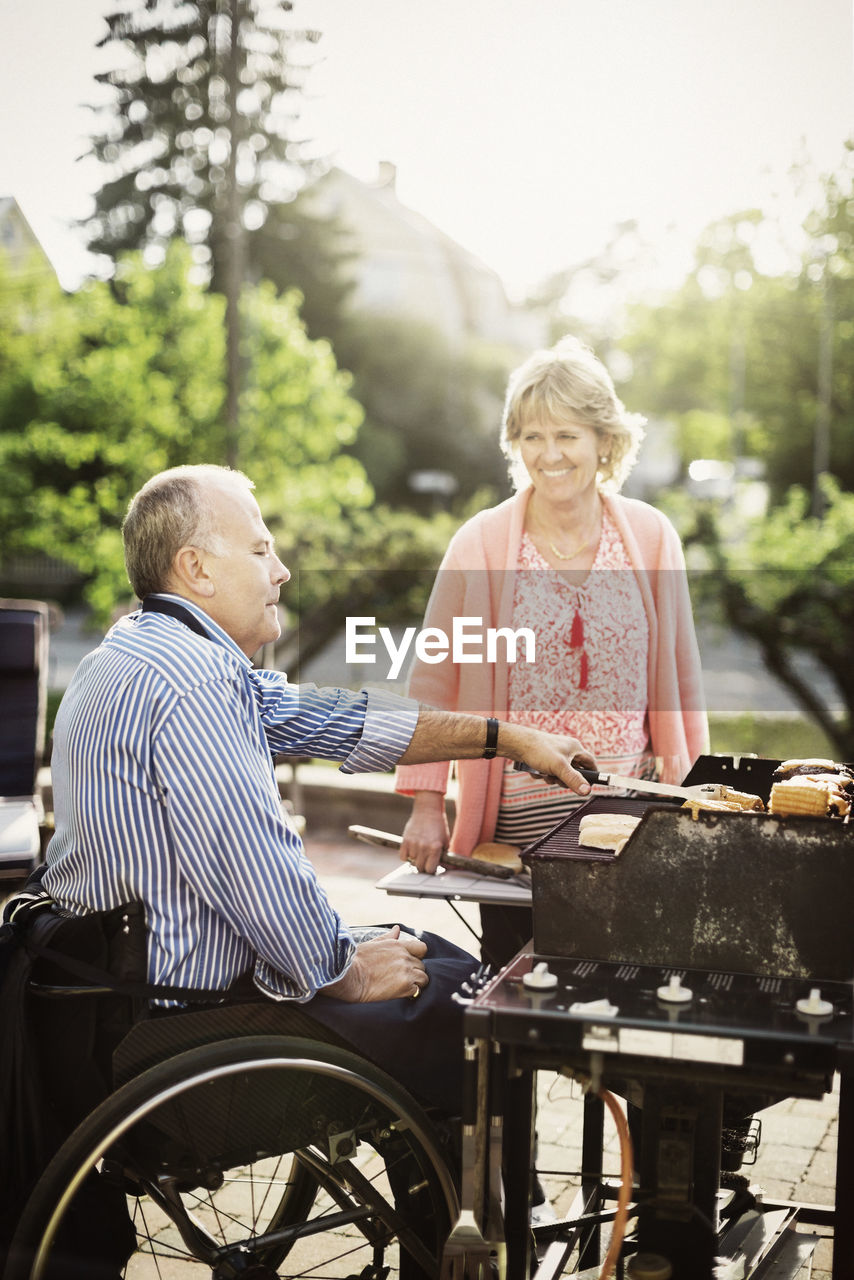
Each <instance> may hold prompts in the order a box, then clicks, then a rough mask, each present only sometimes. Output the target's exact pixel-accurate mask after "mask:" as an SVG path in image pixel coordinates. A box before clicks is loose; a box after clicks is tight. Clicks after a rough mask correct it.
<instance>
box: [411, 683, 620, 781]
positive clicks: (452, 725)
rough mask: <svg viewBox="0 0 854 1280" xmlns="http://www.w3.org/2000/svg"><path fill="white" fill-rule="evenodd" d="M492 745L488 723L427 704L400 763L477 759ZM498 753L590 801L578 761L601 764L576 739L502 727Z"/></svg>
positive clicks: (588, 766)
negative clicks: (574, 765)
mask: <svg viewBox="0 0 854 1280" xmlns="http://www.w3.org/2000/svg"><path fill="white" fill-rule="evenodd" d="M485 746H486V719H485V718H484V717H483V716H470V715H465V714H462V713H460V712H455V711H439V710H437V709H436V708H435V707H428V706H426V705H425V704H424V703H422V704H421V707H420V709H419V713H418V723H417V724H416V726H415V732H414V733H413V735H412V739H411V741H410V743H409V746H408V747H407V748H406V751H405V752H404V753H403V755H402V756H401V757H400V760H399V761H398V763H399V764H425V763H427V762H428V761H431V760H476V759H478V757H481V756H483V749H484V747H485ZM496 754H497V755H499V756H507V757H508V758H509V759H510V760H519V761H522V762H523V763H524V764H527V765H530V766H531V768H532V769H533V770H535V771H536V772H537V773H541V774H542V775H543V777H544V778H548V779H549V780H550V781H553V782H557V783H560V784H561V785H562V786H564V787H569V789H570V790H571V791H577V792H578V794H579V795H582V796H586V795H587V794H588V792H589V791H590V783H589V782H587V781H586V780H585V779H584V778H582V776H581V774H580V773H579V772H578V770H577V769H574V768H573V761H575V762H577V763H578V764H580V765H581V767H582V768H584V769H595V768H596V761H595V760H594V758H593V756H592V755H591V754H590V752H589V751H586V750H585V749H584V747H583V746H582V745H581V743H580V742H579V741H578V740H577V739H576V738H570V737H568V736H567V735H565V734H557V733H543V732H542V731H541V730H539V729H531V728H529V727H528V726H527V725H521V724H508V723H507V721H505V720H502V721H501V722H500V723H499V725H498V741H497V743H496Z"/></svg>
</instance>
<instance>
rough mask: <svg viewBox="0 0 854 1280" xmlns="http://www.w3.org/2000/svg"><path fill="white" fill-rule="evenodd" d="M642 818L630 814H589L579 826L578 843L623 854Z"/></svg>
mask: <svg viewBox="0 0 854 1280" xmlns="http://www.w3.org/2000/svg"><path fill="white" fill-rule="evenodd" d="M639 822H640V818H636V817H634V816H633V815H632V814H630V813H588V814H585V815H584V817H583V818H582V819H581V821H580V823H579V824H578V842H579V844H582V845H586V846H587V847H588V848H589V849H613V851H614V853H615V854H617V853H621V852H622V850H623V846H624V845H625V843H626V841H627V840H628V838H629V836H630V835H631V834H632V832H633V831H634V829H635V827H636V826H637V825H638V823H639Z"/></svg>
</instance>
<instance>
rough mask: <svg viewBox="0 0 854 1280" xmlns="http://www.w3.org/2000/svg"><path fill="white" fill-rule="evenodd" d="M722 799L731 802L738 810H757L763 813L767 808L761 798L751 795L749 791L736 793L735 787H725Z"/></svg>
mask: <svg viewBox="0 0 854 1280" xmlns="http://www.w3.org/2000/svg"><path fill="white" fill-rule="evenodd" d="M721 799H722V800H727V801H729V802H730V803H731V804H734V805H735V806H736V808H738V809H756V810H757V811H759V812H761V811H762V810H764V808H765V805H764V804H763V803H762V800H761V798H760V797H759V796H754V795H751V793H750V792H749V791H736V790H735V789H734V788H733V787H724V788H723V792H722V794H721Z"/></svg>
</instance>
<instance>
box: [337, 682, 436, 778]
mask: <svg viewBox="0 0 854 1280" xmlns="http://www.w3.org/2000/svg"><path fill="white" fill-rule="evenodd" d="M364 692H365V693H366V695H367V701H366V706H365V722H364V727H363V729H362V733H361V737H360V738H359V741H358V742H357V743H356V745H355V747H354V748H353V750H352V751H351V752H350V754H349V755H348V756H347V758H346V759H345V760H344V761H343V762H342V764H341V766H340V769H341V772H342V773H384V772H386V771H387V770H389V769H393V768H394V766H395V765H396V764H397V762H398V760H399V759H400V757H401V756H402V755H403V753H404V751H405V750H406V748H407V747H408V746H409V744H410V742H411V741H412V735H413V733H414V732H415V726H416V724H417V723H418V707H419V704H418V703H417V702H416V701H415V699H414V698H402V697H400V695H399V694H394V693H384V692H383V691H382V690H379V689H369V690H366V691H364Z"/></svg>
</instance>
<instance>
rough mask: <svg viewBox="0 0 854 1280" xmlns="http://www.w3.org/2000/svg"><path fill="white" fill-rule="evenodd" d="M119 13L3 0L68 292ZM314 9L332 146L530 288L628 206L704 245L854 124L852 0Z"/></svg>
mask: <svg viewBox="0 0 854 1280" xmlns="http://www.w3.org/2000/svg"><path fill="white" fill-rule="evenodd" d="M112 7H113V5H112V4H111V3H110V0H0V32H2V39H0V121H1V122H2V124H0V194H2V195H14V196H16V197H17V199H18V201H19V203H20V204H21V207H22V208H23V210H24V213H25V214H26V216H27V217H28V219H29V221H30V223H31V224H32V226H33V228H34V230H35V231H36V233H37V234H38V235H39V237H40V238H41V240H42V242H43V244H44V245H45V247H46V249H47V250H48V252H49V254H50V255H51V257H52V258H53V260H54V263H55V265H56V266H57V268H58V270H59V271H60V276H61V278H62V280H63V283H64V284H66V285H68V286H73V285H74V284H75V283H76V282H77V280H78V279H79V276H80V273H81V271H82V270H83V269H84V268H85V257H84V255H83V253H82V249H81V248H80V247H79V241H78V240H77V239H76V238H75V236H74V235H73V234H72V232H71V231H69V230H68V223H69V221H70V220H72V219H74V218H75V217H77V216H80V215H83V214H85V213H86V211H87V207H88V193H89V192H90V191H91V190H92V189H93V188H94V187H96V186H97V184H98V173H97V170H96V168H95V167H94V166H92V165H87V164H85V163H82V164H81V163H79V162H78V161H77V159H76V158H77V157H78V156H79V155H80V154H81V153H82V152H83V151H84V150H85V147H86V135H87V129H88V123H89V120H90V116H89V114H88V112H86V110H85V109H84V107H83V104H85V103H86V102H91V101H94V100H96V93H97V86H96V85H95V83H94V81H93V79H92V76H93V74H94V72H95V71H97V70H99V69H104V68H105V67H106V65H107V63H106V62H105V60H104V54H103V53H102V52H99V51H97V50H96V49H95V47H94V46H95V41H96V40H97V39H98V37H99V36H100V35H101V34H102V32H103V30H104V24H103V21H102V15H103V13H105V12H107V11H109V10H110V9H111V8H112ZM294 20H295V21H297V22H301V23H304V24H305V25H308V26H316V27H317V28H319V29H320V30H321V31H322V32H323V33H324V36H323V40H322V41H321V44H320V46H319V48H320V52H321V54H322V55H323V60H322V61H321V63H320V65H319V66H318V67H317V68H316V70H315V72H314V73H313V75H312V77H311V79H310V82H309V85H310V88H311V90H312V93H313V95H315V97H314V101H313V102H312V104H311V106H310V108H309V111H308V115H307V118H308V120H309V122H310V123H311V126H312V128H313V132H314V133H315V136H316V137H317V138H318V141H319V143H321V144H322V146H323V148H324V149H325V150H327V151H328V152H329V153H330V154H331V155H332V157H333V159H334V160H335V162H336V163H339V164H341V165H342V166H343V167H344V168H347V169H350V170H351V172H354V173H356V174H358V175H359V176H360V177H365V178H371V177H373V176H374V174H375V172H376V166H377V163H378V162H379V161H380V160H391V161H393V162H395V163H396V164H397V166H398V193H399V195H400V198H401V199H402V200H403V201H404V203H406V204H408V205H410V206H411V207H412V208H415V209H417V210H418V211H419V212H421V213H423V214H425V215H426V216H427V217H429V218H431V219H432V220H433V221H434V222H435V223H437V224H438V225H439V226H440V227H441V228H442V229H443V230H445V231H446V232H448V234H450V235H452V236H454V237H455V238H456V239H457V240H459V241H460V243H461V244H463V245H465V246H466V247H467V248H469V249H470V250H472V251H473V252H475V253H476V254H478V255H479V256H480V257H481V258H482V259H483V260H484V261H485V262H487V263H488V264H489V265H490V266H492V267H494V268H495V269H496V270H497V271H498V272H499V273H500V274H501V276H502V277H503V278H504V280H505V283H506V284H507V285H508V287H509V288H510V290H511V292H514V293H521V292H523V291H524V290H525V289H526V288H527V287H529V286H533V285H535V284H536V283H537V281H539V280H541V279H542V278H543V277H544V276H545V275H547V274H549V273H550V272H552V271H557V270H560V269H561V268H563V267H566V266H568V265H570V264H571V263H575V262H578V261H580V260H582V259H584V258H586V257H587V256H589V255H591V254H593V253H596V252H597V251H598V250H599V249H601V248H602V246H603V245H604V244H605V242H606V241H607V239H608V236H609V232H610V229H611V228H612V227H613V225H614V224H615V223H616V222H618V221H620V220H624V219H629V218H637V219H639V220H640V221H641V225H642V228H643V229H644V231H645V232H646V233H647V235H648V236H649V237H651V238H652V239H654V240H655V241H656V242H657V243H659V244H661V245H662V246H665V248H666V251H667V252H669V253H670V254H671V257H673V255H675V254H677V252H679V251H680V250H681V251H682V252H684V251H685V249H686V248H687V247H688V246H690V244H691V242H692V241H693V239H694V237H695V236H696V234H697V232H698V231H699V230H700V229H701V228H702V227H703V226H704V225H705V224H706V223H707V222H709V221H710V220H711V219H712V218H714V217H717V216H720V215H723V214H727V213H730V212H734V211H735V210H736V209H739V208H743V207H749V206H753V205H757V204H758V205H761V206H763V207H765V208H772V207H777V206H775V205H774V200H775V193H776V194H777V196H780V194H781V193H783V192H785V191H786V190H787V189H788V183H787V180H786V177H785V175H786V173H787V170H788V169H789V167H790V166H791V164H792V163H793V162H794V161H795V160H797V159H799V158H802V157H803V156H806V157H808V159H809V161H810V162H811V165H812V166H813V168H814V169H816V170H819V171H826V170H828V169H831V168H833V167H835V166H836V165H837V164H838V163H839V161H840V158H841V155H842V150H843V143H844V140H845V139H846V138H847V137H849V136H852V135H854V74H852V0H428V2H426V3H425V2H424V0H295V8H294ZM779 212H780V214H781V216H783V215H784V214H785V212H786V211H785V209H784V208H783V205H782V204H781V205H780V206H779ZM680 261H682V259H680Z"/></svg>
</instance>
